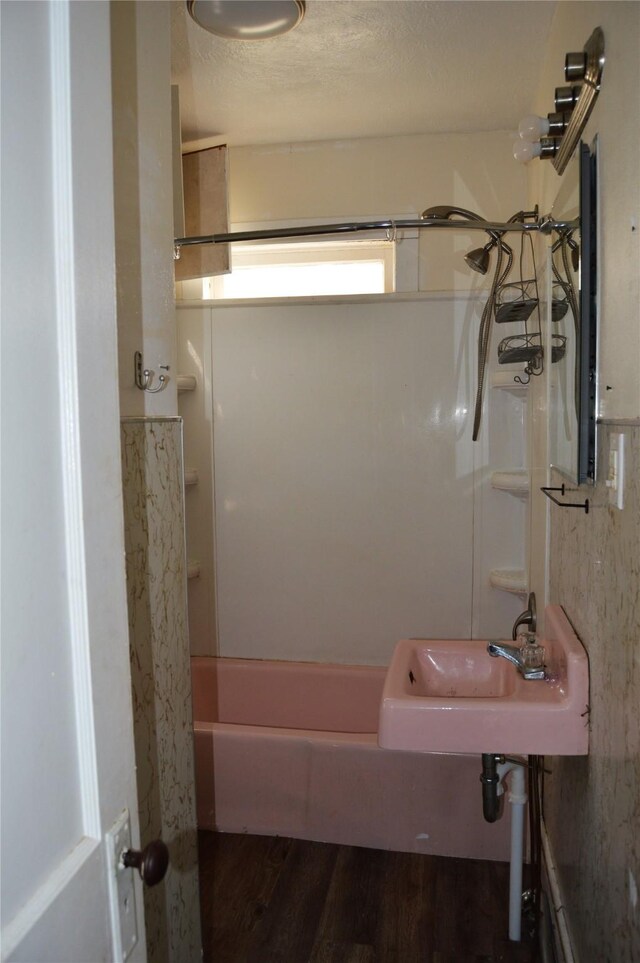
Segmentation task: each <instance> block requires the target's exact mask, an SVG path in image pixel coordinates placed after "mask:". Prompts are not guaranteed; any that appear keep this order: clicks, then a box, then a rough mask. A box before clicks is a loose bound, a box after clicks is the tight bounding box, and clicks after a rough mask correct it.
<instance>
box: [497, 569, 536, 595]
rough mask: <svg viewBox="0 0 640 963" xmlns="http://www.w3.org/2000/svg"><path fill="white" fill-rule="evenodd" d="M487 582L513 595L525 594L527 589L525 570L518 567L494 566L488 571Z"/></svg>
mask: <svg viewBox="0 0 640 963" xmlns="http://www.w3.org/2000/svg"><path fill="white" fill-rule="evenodd" d="M489 584H490V585H491V587H492V588H496V589H500V590H501V591H502V592H511V593H512V594H513V595H526V594H527V592H528V591H529V589H528V586H527V578H526V575H525V572H524V571H523V570H522V569H519V568H494V569H493V571H491V572H490V573H489Z"/></svg>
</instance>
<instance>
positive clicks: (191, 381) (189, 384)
mask: <svg viewBox="0 0 640 963" xmlns="http://www.w3.org/2000/svg"><path fill="white" fill-rule="evenodd" d="M176 384H177V386H178V393H179V394H182V392H183V391H195V390H196V388H197V386H198V382H197V381H196V376H195V375H180V374H179V375H178V377H177V378H176Z"/></svg>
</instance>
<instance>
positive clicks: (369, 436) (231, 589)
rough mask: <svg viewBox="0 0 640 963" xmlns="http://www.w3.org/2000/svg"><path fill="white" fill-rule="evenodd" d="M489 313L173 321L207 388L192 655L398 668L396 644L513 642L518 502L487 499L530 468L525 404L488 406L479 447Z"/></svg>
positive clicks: (196, 452)
mask: <svg viewBox="0 0 640 963" xmlns="http://www.w3.org/2000/svg"><path fill="white" fill-rule="evenodd" d="M482 303H483V302H482V299H481V298H479V297H476V296H470V297H466V298H454V297H453V296H452V295H449V294H442V295H422V296H421V295H411V296H409V295H404V296H403V295H397V296H393V295H385V296H381V297H376V296H368V297H366V298H356V299H353V298H352V299H339V298H319V299H311V298H308V299H300V300H295V299H294V300H291V299H289V300H283V301H280V302H277V303H276V302H274V301H273V300H272V301H269V302H262V303H257V304H256V303H251V304H248V303H243V302H237V303H227V304H218V305H216V306H213V305H212V306H208V305H187V304H183V305H181V306H180V307H179V308H178V311H177V317H178V344H179V358H180V366H181V371H184V373H187V374H193V375H195V376H196V378H197V380H198V389H197V391H196V392H195V393H194V397H190V398H189V399H188V402H187V403H188V404H189V406H190V407H189V409H187V406H186V404H187V403H185V408H184V411H183V414H184V418H185V436H186V450H187V451H188V458H189V462H190V464H189V467H193V468H195V469H197V471H198V475H199V478H200V483H199V485H198V490H197V491H190V492H189V494H188V495H187V545H188V549H189V553H190V554H191V553H195V552H196V551H197V552H198V553H199V554H198V559H199V561H200V562H201V563H202V565H201V574H200V578H199V579H198V580H194V581H193V583H191V584H190V588H189V593H190V607H191V602H192V600H193V608H192V611H191V614H190V619H191V625H190V629H191V647H192V648H191V651H192V654H193V655H213V654H219V655H223V656H227V657H241V658H266V659H292V660H299V661H307V660H308V661H318V662H322V661H326V662H339V663H345V664H359V665H362V664H368V665H386V664H387V662H388V660H389V658H390V656H391V652H392V649H393V646H394V644H395V643H396V642H397V640H398V639H400V638H407V637H413V636H430V637H433V636H437V637H440V638H469V637H472V636H473V637H479V638H487V637H492V636H500V635H504V633H505V632H506V631H508V628H509V627H510V626H511V625H512V624H513V620H514V618H515V617H516V615H517V613H518V612H519V611H520V610H521V608H522V601H521V599H520V598H518V597H517V596H515V595H513V594H509V593H508V592H502V591H500V590H497V589H496V588H494V587H492V585H491V584H490V571H491V570H492V569H499V570H502V569H505V570H507V571H510V570H522V569H523V567H524V531H525V502H524V500H523V499H520V498H515V497H513V496H512V495H510V494H504V493H501V492H496V491H495V490H492V488H491V470H490V465H491V468H493V469H502V470H504V469H505V467H506V468H510V469H522V468H523V461H522V459H523V434H524V430H523V416H522V412H523V405H522V401H521V400H520V399H517V398H513V397H512V396H511V395H510V394H508V393H507V392H501V391H495V390H491V391H487V394H486V398H485V408H486V410H485V416H484V419H483V433H482V440H481V442H480V443H479V444H475V445H474V443H473V442H472V439H471V428H472V425H471V422H472V421H473V394H474V384H475V367H476V365H475V351H476V343H475V342H476V338H475V333H476V331H477V325H478V319H479V315H480V313H481V311H482ZM490 357H491V359H492V363H493V364H494V365H495V366H496V367H497V356H496V351H495V346H492V349H491V354H490ZM212 466H213V477H214V480H215V484H214V493H213V495H212V496H211V497H209V495H208V493H207V503H208V506H211V505H214V506H215V519H211V522H209V518H211V515H210V514H207V515H205V514H203V513H202V507H201V503H200V502H199V501H198V500H199V499H200V498H201V496H202V497H204V495H205V487H204V486H205V483H206V484H209V483H210V479H211V477H212ZM200 489H201V491H200ZM205 507H206V506H205ZM206 510H207V512H209V513H210V510H211V509H210V507H207V508H206ZM214 527H215V572H214V566H213V559H214V532H213V529H214ZM205 538H207V539H208V542H209V545H206V544H204V539H205ZM209 560H210V561H209ZM214 593H215V594H216V596H217V605H216V620H215V624H213V619H212V617H211V615H212V612H213V606H214V602H213V599H214ZM207 607H208V608H207ZM215 628H217V636H218V637H217V640H216V638H215V636H214V635H213V632H214V629H215ZM216 642H217V645H216Z"/></svg>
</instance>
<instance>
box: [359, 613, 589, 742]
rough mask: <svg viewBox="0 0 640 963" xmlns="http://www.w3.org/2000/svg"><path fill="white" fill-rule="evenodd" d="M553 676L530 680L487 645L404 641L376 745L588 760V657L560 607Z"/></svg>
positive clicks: (548, 643)
mask: <svg viewBox="0 0 640 963" xmlns="http://www.w3.org/2000/svg"><path fill="white" fill-rule="evenodd" d="M545 626H546V630H545V638H544V639H542V640H541V642H542V644H543V645H544V646H545V649H546V660H545V661H546V670H547V678H545V679H543V680H535V681H527V680H525V679H523V678H522V676H521V675H520V673H519V672H518V670H517V668H516V667H515V666H514V665H512V664H511V663H510V662H508V661H507V660H506V659H503V658H492V657H491V656H490V655H489V653H488V652H487V642H486V641H476V640H474V641H468V640H461V641H458V640H452V639H446V640H441V639H404V640H403V641H401V642H398V644H397V645H396V647H395V650H394V653H393V657H392V659H391V665H390V666H389V669H388V671H387V675H386V679H385V684H384V690H383V693H382V702H381V705H380V724H379V731H378V742H379V744H380V745H381V746H382V747H383V748H385V749H408V750H413V751H415V752H473V753H475V752H478V753H482V752H496V753H518V754H524V755H528V754H532V755H540V756H543V755H549V756H582V755H586V754H587V752H588V750H589V728H588V702H589V664H588V660H587V653H586V652H585V650H584V649H583V647H582V645H581V643H580V641H579V640H578V638H577V636H576V634H575V633H574V631H573V629H572V628H571V625H570V623H569V620H568V619H567V617H566V615H565V614H564V611H563V610H562V608H561V607H560V606H559V605H550V606H548V607H547V609H546V612H545Z"/></svg>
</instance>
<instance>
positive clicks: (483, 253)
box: [464, 240, 496, 274]
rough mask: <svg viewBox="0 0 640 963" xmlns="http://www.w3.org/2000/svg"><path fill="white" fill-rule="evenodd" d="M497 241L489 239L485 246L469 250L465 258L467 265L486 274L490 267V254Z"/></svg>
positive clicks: (479, 272)
mask: <svg viewBox="0 0 640 963" xmlns="http://www.w3.org/2000/svg"><path fill="white" fill-rule="evenodd" d="M495 244H496V242H495V241H494V240H491V241H489V243H488V244H485V246H484V247H477V248H475V249H474V250H473V251H469V253H468V254H465V256H464V259H465V261H466V263H467V265H468V266H469V267H470V268H471V270H472V271H477V272H478V274H486V273H487V271H488V269H489V254H490V253H491V249H492V248H493V247H495Z"/></svg>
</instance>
